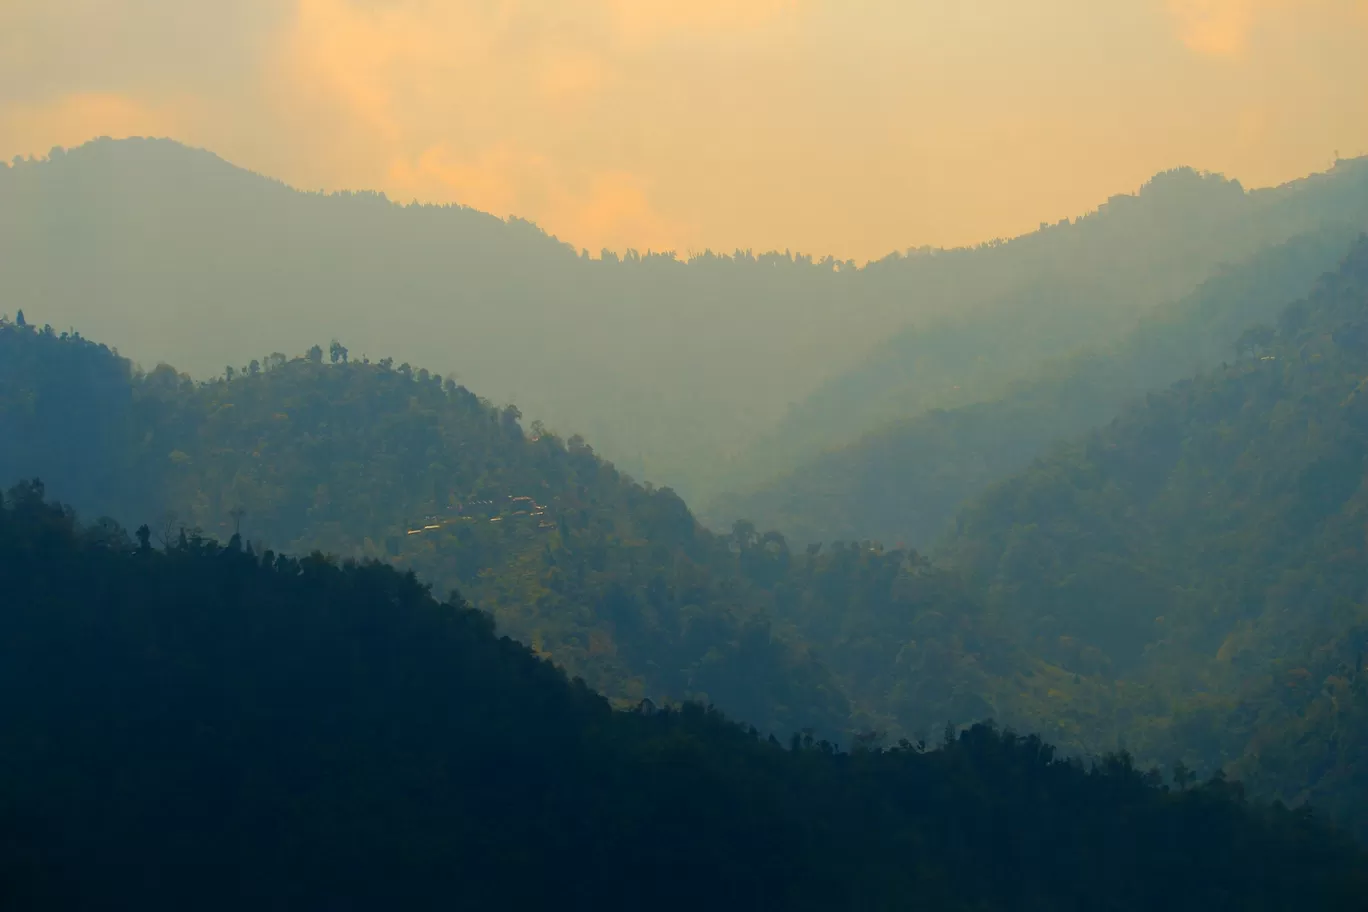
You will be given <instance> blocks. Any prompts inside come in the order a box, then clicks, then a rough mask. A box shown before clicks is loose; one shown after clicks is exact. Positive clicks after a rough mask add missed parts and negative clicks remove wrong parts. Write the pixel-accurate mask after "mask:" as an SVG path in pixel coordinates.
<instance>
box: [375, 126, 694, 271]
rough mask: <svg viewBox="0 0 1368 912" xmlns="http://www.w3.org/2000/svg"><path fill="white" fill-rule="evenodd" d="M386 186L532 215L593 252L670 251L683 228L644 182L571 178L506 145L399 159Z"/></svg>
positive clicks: (408, 194)
mask: <svg viewBox="0 0 1368 912" xmlns="http://www.w3.org/2000/svg"><path fill="white" fill-rule="evenodd" d="M388 183H389V186H390V188H391V189H392V191H393V192H394V193H395V194H396V195H397V196H398V197H399V198H400V199H405V200H406V199H421V200H425V201H440V202H452V203H461V204H463V205H468V206H473V207H474V208H476V209H482V210H484V211H486V212H490V213H493V214H495V215H500V216H508V215H518V216H523V217H529V216H535V220H536V221H537V222H538V223H539V224H540V225H541V227H543V228H545V229H546V230H547V231H549V232H551V233H552V234H555V235H557V236H558V237H561V238H562V239H565V240H568V241H572V242H575V243H579V244H584V245H593V246H594V248H595V249H597V248H598V247H601V246H607V247H610V248H614V249H619V250H621V249H625V248H627V247H635V248H638V249H642V250H644V249H647V248H650V249H655V250H667V249H674V248H675V247H676V246H677V245H678V243H679V241H680V239H681V238H682V237H684V236H685V234H684V231H683V229H682V227H681V226H680V225H678V224H675V223H674V222H672V221H671V220H669V219H666V218H664V217H663V216H662V215H661V214H660V213H659V212H657V211H656V209H655V208H654V207H653V206H652V204H651V201H650V195H649V183H648V182H647V181H646V180H645V179H644V178H641V177H639V176H637V175H634V174H630V173H628V172H625V171H605V172H601V173H591V174H576V173H573V172H568V171H567V170H566V169H565V168H563V167H561V166H558V165H557V164H556V163H555V162H553V161H552V160H551V159H550V158H548V157H547V156H545V155H539V154H536V153H532V152H528V151H525V150H521V149H518V148H516V147H515V146H513V145H512V144H510V143H500V144H498V145H495V146H491V147H489V148H488V149H485V150H483V151H481V152H480V153H478V154H476V155H474V156H470V157H465V158H463V157H461V156H460V155H458V154H456V153H455V152H454V151H453V150H452V149H451V148H450V147H449V146H446V145H439V146H433V147H431V148H428V149H425V150H424V151H422V152H421V153H419V154H418V155H416V156H413V157H403V156H401V157H398V158H396V159H395V160H394V162H393V163H392V164H391V166H390V169H389V180H388Z"/></svg>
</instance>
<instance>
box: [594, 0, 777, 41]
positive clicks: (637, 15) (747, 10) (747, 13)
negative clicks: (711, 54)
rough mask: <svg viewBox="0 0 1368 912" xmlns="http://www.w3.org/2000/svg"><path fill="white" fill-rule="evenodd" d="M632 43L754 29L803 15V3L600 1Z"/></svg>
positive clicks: (774, 0)
mask: <svg viewBox="0 0 1368 912" xmlns="http://www.w3.org/2000/svg"><path fill="white" fill-rule="evenodd" d="M600 2H603V3H605V4H606V6H607V8H608V10H609V12H610V13H611V14H612V16H613V19H614V21H615V23H616V25H617V27H618V29H619V30H620V34H621V35H622V36H624V37H626V38H627V39H628V40H630V41H632V42H639V41H642V40H653V39H656V38H659V37H660V36H662V35H665V34H670V33H680V32H685V33H688V32H693V33H699V32H703V33H706V32H729V31H738V30H745V29H754V28H757V27H759V26H763V25H768V24H769V23H771V22H774V21H775V20H777V19H781V18H783V17H785V16H789V15H792V14H794V13H797V12H799V11H800V9H801V7H802V5H803V4H802V2H801V0H600Z"/></svg>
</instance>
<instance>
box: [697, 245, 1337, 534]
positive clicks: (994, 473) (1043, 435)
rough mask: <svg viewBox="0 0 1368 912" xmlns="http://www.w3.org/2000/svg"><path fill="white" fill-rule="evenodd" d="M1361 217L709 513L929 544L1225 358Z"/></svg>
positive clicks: (1329, 259)
mask: <svg viewBox="0 0 1368 912" xmlns="http://www.w3.org/2000/svg"><path fill="white" fill-rule="evenodd" d="M1359 230H1360V229H1358V228H1354V227H1349V228H1346V227H1344V226H1333V227H1327V228H1324V229H1321V230H1318V231H1314V232H1308V233H1306V234H1304V235H1299V236H1298V237H1296V238H1293V239H1292V240H1290V241H1287V242H1285V243H1283V244H1277V245H1273V246H1271V247H1268V248H1266V249H1264V250H1261V251H1260V252H1259V253H1257V254H1255V255H1254V256H1252V257H1250V258H1249V259H1248V260H1246V261H1244V262H1241V263H1239V264H1235V265H1231V266H1227V267H1224V268H1222V269H1221V270H1220V271H1219V272H1218V273H1217V274H1216V275H1214V276H1213V277H1212V278H1210V279H1208V280H1207V281H1205V282H1203V283H1202V284H1201V285H1200V286H1199V287H1198V288H1196V289H1195V290H1194V291H1193V292H1192V293H1191V294H1189V295H1186V296H1184V297H1183V298H1181V299H1180V300H1178V301H1176V302H1174V303H1173V304H1171V305H1166V306H1162V307H1157V308H1155V309H1154V310H1152V311H1151V312H1150V313H1148V314H1146V315H1145V316H1144V317H1143V318H1141V320H1140V321H1139V323H1138V324H1137V325H1136V326H1135V328H1134V329H1132V330H1131V331H1130V332H1128V333H1127V334H1126V335H1125V336H1123V337H1122V338H1120V339H1119V340H1117V341H1116V342H1114V343H1112V344H1110V345H1107V346H1101V347H1096V348H1091V349H1086V350H1084V351H1082V352H1079V353H1077V354H1074V355H1071V356H1069V357H1066V358H1060V359H1057V360H1055V361H1053V362H1050V363H1048V364H1046V365H1044V366H1043V367H1041V368H1040V369H1039V370H1038V371H1037V372H1036V374H1035V376H1033V377H1031V378H1030V379H1027V380H1022V381H1020V382H1017V383H1015V384H1013V385H1012V387H1011V388H1010V389H1009V391H1008V392H1007V393H1006V394H1005V395H1004V396H1003V397H1002V398H999V399H993V400H989V401H986V402H976V403H973V404H970V405H961V406H958V407H953V408H945V409H939V408H937V409H932V410H930V411H926V412H922V413H920V414H917V415H915V416H913V417H909V418H905V419H903V420H900V421H897V422H894V423H893V424H891V425H889V426H887V427H884V428H882V429H880V430H879V431H876V432H874V433H871V434H869V435H867V436H866V437H864V438H862V439H860V440H859V441H857V442H855V443H852V444H850V445H849V446H845V447H841V448H838V449H835V450H831V451H829V452H827V453H824V454H822V455H820V456H818V457H815V458H813V459H811V460H809V461H807V462H805V463H804V464H802V465H801V466H799V467H798V468H796V469H794V470H793V471H791V472H788V473H786V474H784V475H782V476H780V477H778V478H776V479H773V480H771V481H769V482H767V483H765V484H763V485H761V486H759V487H758V488H756V489H754V490H752V491H750V492H749V493H747V494H744V495H736V494H733V495H729V496H726V497H719V498H717V499H716V501H715V502H713V503H711V504H709V505H708V507H707V509H706V510H705V511H704V514H703V516H704V519H705V520H706V521H708V522H709V523H710V524H712V525H714V526H717V527H726V526H727V525H729V524H730V523H731V522H733V521H735V520H736V519H738V518H742V517H744V518H746V519H748V520H751V521H754V522H755V523H757V524H759V525H761V526H763V527H765V528H776V529H780V530H782V531H783V532H784V533H785V535H787V536H788V537H789V538H790V539H793V540H794V541H797V542H817V541H831V540H835V539H851V538H872V539H875V540H880V541H885V542H890V543H891V542H897V543H900V544H907V545H910V546H912V547H915V548H922V549H926V548H930V547H931V546H932V545H933V544H934V543H935V541H936V538H937V537H938V536H939V535H940V534H941V533H943V532H945V531H946V527H947V526H948V525H949V523H950V521H951V520H952V519H953V518H954V516H955V514H956V513H957V511H958V510H959V509H960V508H961V507H963V506H965V505H966V504H968V503H970V502H972V501H973V500H974V499H975V498H976V497H977V496H979V495H980V494H982V493H983V492H984V491H986V490H987V489H988V488H989V487H990V486H991V485H992V484H994V483H996V482H998V481H1003V480H1005V479H1007V478H1008V477H1010V476H1011V475H1013V474H1015V473H1016V472H1019V471H1021V470H1023V469H1025V468H1026V467H1027V466H1029V465H1030V463H1031V461H1032V460H1034V459H1035V458H1037V457H1038V456H1041V455H1043V454H1044V453H1045V452H1046V450H1047V449H1048V448H1049V447H1050V445H1051V444H1053V443H1054V442H1056V441H1059V440H1064V439H1067V438H1069V437H1073V436H1075V435H1078V434H1082V433H1085V432H1086V431H1088V430H1089V429H1091V428H1093V427H1095V426H1097V425H1100V424H1105V423H1106V422H1107V421H1109V420H1110V419H1111V418H1112V417H1114V416H1115V415H1116V414H1117V413H1118V412H1119V411H1120V410H1121V408H1122V407H1123V406H1124V405H1125V404H1126V403H1127V402H1128V401H1129V400H1131V399H1134V398H1136V397H1139V396H1142V395H1144V394H1145V393H1146V392H1148V391H1150V390H1153V389H1156V388H1162V387H1164V386H1166V385H1168V384H1170V383H1172V382H1175V381H1177V380H1179V379H1182V378H1184V377H1188V376H1191V375H1192V374H1194V373H1196V372H1198V371H1201V370H1205V369H1208V368H1211V367H1214V366H1215V365H1218V364H1220V363H1221V361H1222V360H1231V359H1234V358H1235V357H1236V349H1237V345H1238V340H1239V337H1240V335H1241V333H1242V332H1243V331H1244V330H1245V329H1247V328H1249V327H1250V326H1253V325H1255V324H1258V323H1262V322H1265V321H1267V320H1270V319H1272V318H1273V317H1274V316H1276V315H1277V313H1278V312H1279V311H1281V310H1282V308H1283V307H1285V306H1286V305H1287V304H1288V303H1289V302H1291V301H1294V300H1296V299H1297V298H1299V297H1301V296H1302V295H1303V293H1304V292H1305V290H1306V289H1307V288H1309V287H1310V286H1311V284H1312V282H1313V281H1315V279H1317V278H1318V277H1319V276H1320V275H1322V274H1323V273H1325V272H1327V271H1330V270H1332V269H1334V268H1335V267H1336V266H1337V265H1338V264H1339V262H1340V261H1341V260H1342V259H1343V257H1344V255H1345V254H1346V253H1347V252H1348V250H1349V249H1350V248H1351V247H1352V245H1353V243H1354V241H1355V240H1356V239H1357V238H1358V237H1359Z"/></svg>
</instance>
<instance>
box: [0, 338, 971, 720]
mask: <svg viewBox="0 0 1368 912" xmlns="http://www.w3.org/2000/svg"><path fill="white" fill-rule="evenodd" d="M0 472H4V473H8V474H10V475H11V476H12V477H31V476H34V475H38V474H39V473H41V474H42V476H43V477H44V478H45V479H46V480H47V482H48V485H49V488H50V490H52V491H53V493H54V494H56V495H58V496H60V497H62V498H63V499H64V500H65V501H67V502H69V503H72V504H73V505H74V506H75V507H76V508H77V509H79V510H81V511H82V513H83V514H85V515H91V516H103V515H107V516H112V517H115V518H117V519H119V520H121V521H123V522H125V523H126V524H132V523H133V522H134V521H135V520H139V519H140V517H148V518H149V519H150V524H151V525H152V526H153V528H154V530H155V534H156V536H157V538H158V540H159V541H162V540H172V539H174V538H175V536H176V534H177V533H178V530H179V529H181V528H182V527H183V528H187V529H190V530H194V529H201V530H204V531H205V532H207V533H208V534H215V535H218V536H220V537H222V538H226V537H228V536H229V535H231V534H232V533H233V531H234V530H235V529H236V528H241V529H242V530H243V531H244V533H246V534H248V535H250V536H251V537H253V538H254V539H256V540H257V541H258V542H265V543H268V544H269V545H270V546H272V547H275V548H277V549H283V550H290V551H293V552H296V553H308V552H310V551H312V550H315V549H318V550H323V551H326V552H328V553H334V554H340V555H342V556H343V557H356V558H370V559H385V560H387V561H392V562H394V563H395V564H397V565H399V566H401V567H403V568H405V569H413V570H415V571H416V572H417V573H418V574H419V576H420V578H422V579H423V580H424V582H427V583H431V584H432V585H434V586H436V587H437V589H438V591H443V592H445V591H449V590H451V589H455V588H459V589H461V590H462V591H463V592H466V593H468V595H469V597H470V598H471V599H472V600H473V601H474V602H475V603H476V604H477V605H478V606H479V607H480V608H482V609H484V610H486V611H489V612H490V613H491V614H492V615H493V616H494V617H495V618H496V619H497V621H498V623H499V627H500V630H501V631H502V632H504V633H508V634H510V635H512V636H514V637H516V638H517V639H518V640H520V641H521V642H523V643H526V644H528V645H529V646H531V647H532V648H533V649H535V650H537V651H538V652H539V653H541V654H543V655H547V656H550V657H552V658H553V659H554V660H555V661H556V662H557V663H558V664H560V665H561V666H562V667H565V668H567V669H569V670H570V671H571V673H573V674H577V675H582V676H583V677H584V678H585V679H586V680H587V681H589V682H590V684H591V685H592V686H593V687H595V688H596V689H598V690H599V691H601V692H605V693H607V694H608V695H610V696H611V697H612V698H614V699H617V700H622V701H626V702H628V703H637V702H639V701H640V700H642V699H643V698H647V697H650V698H654V699H656V700H660V699H662V698H674V699H684V698H693V699H699V700H703V701H712V702H716V703H717V704H718V705H720V706H723V707H725V708H726V709H727V710H728V712H730V713H732V714H734V715H736V716H737V717H739V718H743V719H745V720H746V721H747V722H751V723H753V724H755V725H757V726H760V727H761V728H762V729H763V730H765V731H775V730H778V731H786V730H787V731H792V730H796V729H799V728H806V727H812V728H814V729H816V730H818V731H819V732H824V733H827V734H829V735H835V734H837V733H839V732H842V731H844V730H846V729H847V728H848V727H849V725H850V724H851V722H850V706H849V704H848V702H847V701H846V700H845V699H844V697H843V696H842V695H841V694H840V693H839V691H838V689H837V688H836V686H835V685H834V683H833V682H832V681H831V680H830V678H829V676H828V675H827V673H826V672H825V670H824V669H823V668H822V667H821V666H820V664H819V663H817V662H816V661H814V660H813V658H812V656H811V655H810V653H809V651H808V650H807V649H806V648H805V647H803V646H802V645H801V643H800V642H799V641H798V640H797V638H796V637H794V636H792V635H791V633H790V631H787V630H785V629H782V628H780V627H778V626H777V625H775V624H773V623H772V620H771V613H770V611H769V610H768V603H767V600H766V596H765V593H763V592H762V591H760V590H759V589H758V588H756V587H755V586H753V585H749V584H747V581H746V579H745V578H744V577H743V576H742V574H741V573H740V570H739V567H738V560H739V557H740V555H739V552H738V551H737V550H736V549H734V548H733V547H732V543H731V542H730V540H729V539H728V538H727V537H724V536H716V535H713V534H712V533H710V532H708V531H707V530H705V529H703V528H702V527H701V526H700V525H699V524H698V523H697V522H696V521H695V520H694V518H693V516H692V515H691V514H690V513H689V510H688V508H687V507H686V506H685V505H684V503H683V501H681V500H680V499H679V497H678V496H676V495H675V494H674V493H673V492H671V491H669V490H656V489H651V488H647V487H643V486H641V485H639V484H636V483H634V482H632V481H631V480H630V479H628V478H626V477H624V476H623V475H621V474H620V473H619V472H618V471H617V470H616V469H614V468H613V466H612V465H611V464H609V463H607V462H605V461H603V460H602V459H600V458H599V457H598V456H597V455H596V454H595V453H594V452H593V451H592V450H591V449H590V448H589V447H588V445H587V444H585V443H584V441H583V440H581V439H579V438H571V439H570V440H563V439H561V438H558V437H556V436H554V435H552V434H549V433H546V432H545V431H543V430H540V429H537V428H535V427H534V429H533V431H532V433H531V434H529V433H527V432H525V431H524V430H523V428H522V427H521V425H520V424H519V420H518V413H517V411H516V410H515V409H511V408H510V409H497V408H494V407H492V406H490V405H489V404H488V403H485V402H483V401H481V400H480V399H479V398H477V397H476V396H475V395H474V394H473V393H471V392H469V391H468V390H466V389H465V388H463V387H460V386H457V385H456V384H454V383H453V382H451V381H450V379H446V380H444V379H443V378H441V377H437V376H433V375H430V374H429V373H428V372H427V371H426V370H413V369H411V368H410V367H409V365H407V364H401V365H397V366H396V365H394V364H392V363H391V362H389V361H382V362H380V363H360V362H356V361H347V360H344V359H343V357H342V356H341V355H340V354H339V356H338V360H337V361H336V363H324V358H323V357H322V355H321V353H320V352H318V351H315V352H313V353H311V355H309V356H305V357H298V358H295V359H292V360H291V359H286V358H285V356H283V355H279V356H275V357H271V358H268V359H266V362H265V364H258V363H257V362H253V363H252V364H251V365H250V366H249V367H248V369H247V370H246V371H244V372H242V373H240V374H234V375H233V376H232V377H231V379H229V378H225V377H220V378H218V379H216V380H214V381H211V382H205V383H195V382H192V381H191V380H190V379H189V378H188V377H184V376H182V375H179V374H177V373H176V372H175V371H174V370H172V369H171V368H169V367H164V366H163V367H160V368H158V369H156V370H154V371H152V372H151V373H150V374H143V373H140V372H138V371H136V370H134V369H133V367H132V366H131V365H130V364H129V363H128V362H127V361H126V360H124V359H122V358H120V357H118V356H117V355H116V354H115V353H114V352H112V351H110V350H109V349H108V348H105V347H103V346H100V345H97V344H94V343H92V342H89V341H87V340H85V339H82V338H80V337H79V336H72V335H66V334H62V335H58V334H57V333H54V332H52V331H50V330H39V329H35V328H33V327H31V326H20V325H18V324H17V323H4V322H3V321H0ZM940 721H944V718H942V719H941V720H940Z"/></svg>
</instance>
